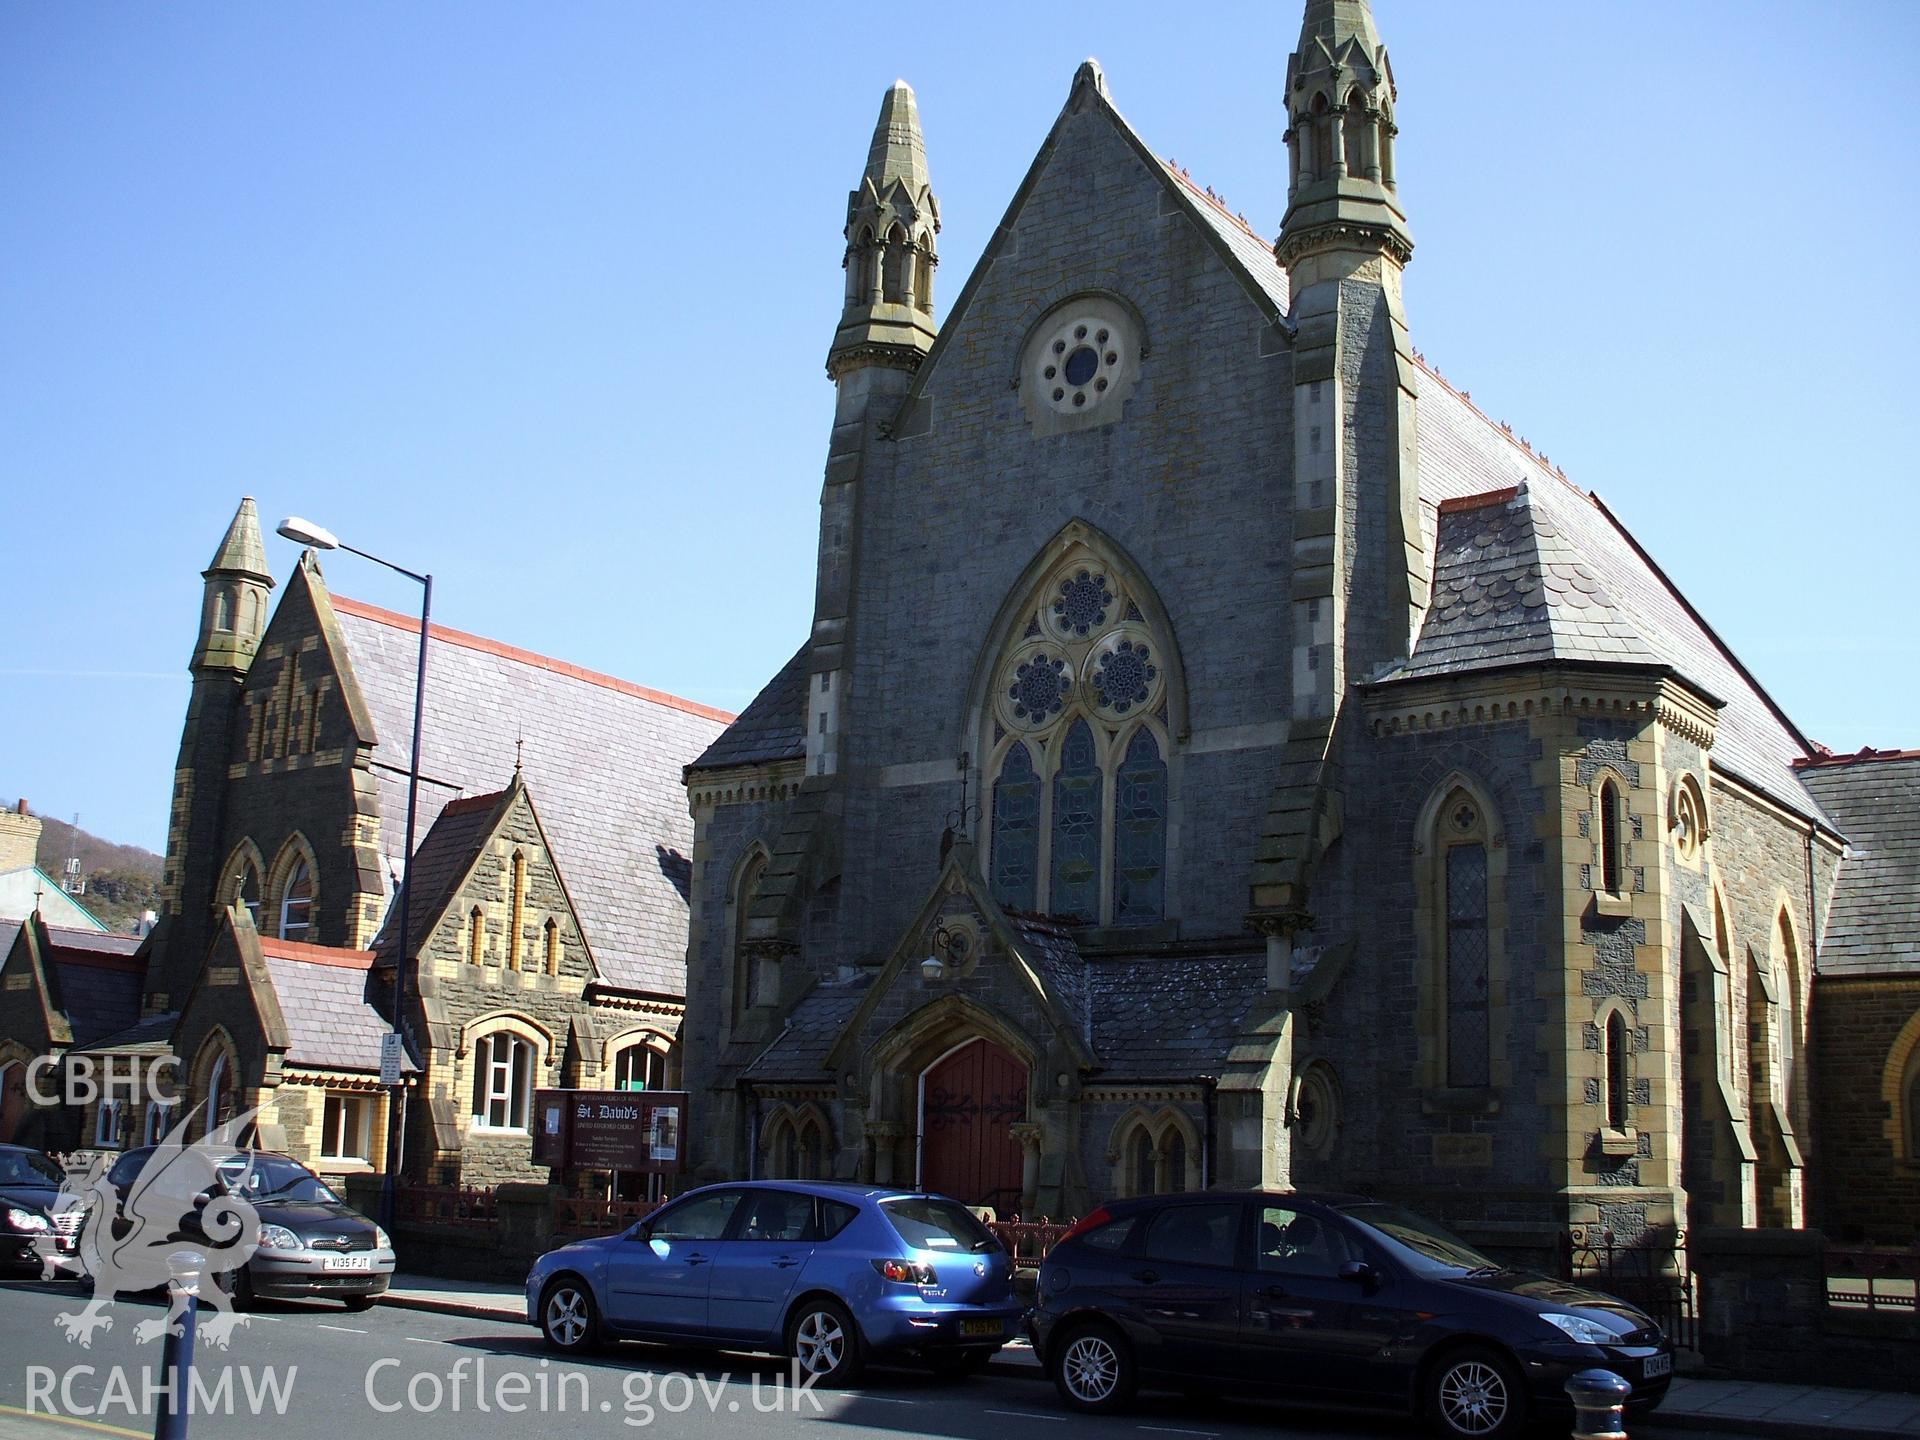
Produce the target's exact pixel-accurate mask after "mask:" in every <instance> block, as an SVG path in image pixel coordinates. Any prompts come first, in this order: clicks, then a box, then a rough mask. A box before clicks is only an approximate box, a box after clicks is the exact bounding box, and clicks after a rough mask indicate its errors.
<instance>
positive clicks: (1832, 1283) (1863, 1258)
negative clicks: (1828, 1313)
mask: <svg viewBox="0 0 1920 1440" xmlns="http://www.w3.org/2000/svg"><path fill="white" fill-rule="evenodd" d="M1916 1291H1920V1248H1915V1249H1911V1250H1886V1249H1874V1248H1870V1247H1869V1248H1858V1249H1850V1250H1828V1251H1827V1305H1828V1306H1829V1308H1831V1309H1835V1310H1868V1311H1873V1312H1876V1313H1878V1314H1884V1315H1904V1316H1907V1317H1908V1318H1910V1319H1911V1318H1912V1317H1914V1316H1915V1315H1916V1314H1920V1310H1916V1308H1915V1305H1914V1296H1915V1293H1916Z"/></svg>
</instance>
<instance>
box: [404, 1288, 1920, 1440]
mask: <svg viewBox="0 0 1920 1440" xmlns="http://www.w3.org/2000/svg"><path fill="white" fill-rule="evenodd" d="M386 1303H387V1304H389V1305H397V1306H401V1307H403V1308H407V1309H416V1310H436V1311H440V1312H441V1313H443V1314H451V1315H464V1316H468V1317H470V1318H473V1319H493V1320H501V1319H514V1320H520V1321H524V1320H525V1317H526V1300H525V1298H524V1296H523V1295H522V1294H521V1291H520V1289H519V1287H518V1286H517V1285H515V1286H502V1285H488V1284H485V1283H478V1282H473V1281H466V1280H439V1279H433V1278H431V1277H428V1276H424V1275H407V1274H399V1275H395V1276H394V1279H393V1285H392V1287H391V1288H390V1289H389V1290H388V1291H387V1298H386ZM991 1368H992V1369H994V1370H996V1371H999V1372H1001V1373H1003V1374H1025V1375H1028V1376H1031V1377H1034V1378H1039V1377H1040V1362H1039V1361H1038V1360H1037V1359H1036V1358H1035V1357H1034V1353H1033V1348H1032V1347H1031V1346H1030V1345H1028V1344H1027V1342H1026V1341H1025V1340H1017V1341H1015V1342H1013V1343H1012V1344H1009V1345H1008V1346H1007V1347H1006V1348H1005V1349H1003V1350H1002V1351H1001V1352H1000V1354H999V1355H998V1356H997V1357H996V1358H995V1360H994V1363H993V1366H992V1367H991ZM1651 1423H1653V1424H1654V1425H1655V1426H1656V1427H1657V1428H1659V1429H1662V1430H1689V1431H1691V1430H1705V1431H1711V1432H1717V1433H1720V1434H1731V1435H1754V1436H1780V1437H1785V1440H1818V1437H1823V1436H1836V1435H1837V1436H1844V1437H1847V1440H1867V1437H1879V1436H1888V1437H1901V1436H1905V1437H1920V1392H1915V1391H1887V1390H1846V1389H1842V1388H1840V1387H1838V1386H1831V1385H1779V1384H1771V1383H1767V1382H1762V1381H1751V1380H1714V1379H1708V1378H1706V1377H1704V1376H1698V1375H1676V1376H1675V1377H1674V1381H1673V1388H1672V1389H1670V1390H1669V1391H1667V1398H1666V1401H1665V1403H1664V1404H1662V1405H1661V1407H1660V1409H1659V1410H1658V1411H1657V1412H1656V1414H1655V1417H1654V1419H1653V1421H1652V1422H1651Z"/></svg>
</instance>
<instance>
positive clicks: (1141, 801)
mask: <svg viewBox="0 0 1920 1440" xmlns="http://www.w3.org/2000/svg"><path fill="white" fill-rule="evenodd" d="M1166 879H1167V762H1166V761H1164V760H1162V759H1161V758H1160V746H1159V743H1158V742H1157V741H1156V740H1155V739H1154V738H1153V732H1152V731H1150V730H1145V729H1143V730H1141V731H1139V732H1138V733H1137V734H1135V735H1134V737H1133V742H1132V743H1131V744H1130V745H1128V746H1127V758H1126V759H1125V760H1124V761H1123V762H1122V763H1121V766H1120V772H1119V774H1118V775H1116V776H1115V777H1114V791H1113V923H1114V924H1116V925H1152V924H1156V923H1157V922H1158V921H1159V920H1160V918H1161V916H1162V915H1163V914H1164V913H1165V911H1166V888H1167V887H1166Z"/></svg>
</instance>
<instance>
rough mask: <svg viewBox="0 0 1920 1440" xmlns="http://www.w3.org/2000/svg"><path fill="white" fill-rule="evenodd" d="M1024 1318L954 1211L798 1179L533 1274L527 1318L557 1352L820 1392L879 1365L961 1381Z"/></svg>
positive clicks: (991, 1256)
mask: <svg viewBox="0 0 1920 1440" xmlns="http://www.w3.org/2000/svg"><path fill="white" fill-rule="evenodd" d="M1023 1309H1024V1307H1023V1306H1021V1305H1020V1304H1018V1303H1016V1302H1015V1300H1014V1298H1013V1264H1012V1261H1011V1260H1010V1259H1009V1257H1008V1255H1007V1252H1006V1250H1005V1249H1004V1248H1003V1247H1002V1246H1001V1244H1000V1242H999V1241H998V1240H996V1239H995V1238H994V1236H993V1232H992V1231H990V1230H988V1229H987V1227H986V1226H985V1225H983V1224H981V1223H980V1221H979V1220H978V1219H976V1218H975V1217H974V1214H973V1212H972V1211H970V1210H968V1209H967V1208H966V1207H965V1206H964V1205H961V1204H960V1203H959V1202H957V1201H954V1200H949V1199H947V1198H945V1197H944V1196H940V1195H928V1194H925V1193H924V1192H914V1191H905V1190H893V1189H883V1188H879V1187H875V1186H868V1185H840V1184H829V1183H822V1182H808V1181H801V1180H779V1181H773V1180H766V1181H744V1182H740V1183H736V1184H727V1185H711V1186H708V1187H706V1188H705V1189H701V1190H694V1191H691V1192H690V1193H688V1194H686V1195H683V1196H681V1197H680V1198H679V1199H677V1200H675V1201H674V1202H673V1203H672V1204H670V1205H668V1206H666V1207H665V1208H663V1209H661V1210H659V1211H656V1212H655V1213H654V1214H652V1215H650V1216H648V1217H647V1218H646V1219H645V1220H643V1221H641V1222H640V1223H639V1224H638V1225H635V1226H633V1227H632V1228H631V1229H629V1230H626V1231H624V1232H622V1233H621V1234H618V1235H609V1236H606V1237H604V1238H600V1239H594V1240H582V1241H579V1242H577V1243H575V1244H572V1245H567V1246H564V1247H562V1248H561V1249H558V1250H553V1251H550V1252H548V1253H547V1254H545V1255H543V1256H541V1257H540V1259H539V1260H537V1261H536V1262H534V1266H533V1269H532V1271H531V1272H530V1273H529V1274H528V1275H527V1319H528V1320H529V1321H530V1322H531V1323H532V1324H534V1325H537V1326H538V1327H539V1328H540V1330H541V1332H542V1333H543V1334H544V1335H545V1336H546V1338H547V1342H548V1343H549V1344H550V1345H552V1346H554V1347H555V1348H556V1349H559V1350H563V1351H579V1350H583V1349H586V1348H588V1347H590V1346H592V1345H594V1344H596V1343H597V1342H599V1341H600V1340H602V1339H620V1338H626V1339H635V1340H666V1341H674V1342H680V1343H684V1342H692V1343H695V1344H706V1345H712V1346H715V1347H721V1348H725V1349H730V1350H764V1351H770V1352H772V1353H775V1354H783V1355H791V1356H793V1357H794V1359H796V1360H797V1361H799V1363H800V1366H801V1368H802V1369H803V1370H805V1371H806V1372H807V1373H808V1374H810V1375H813V1376H816V1377H818V1380H819V1383H821V1384H825V1385H845V1384H849V1383H851V1382H852V1380H853V1379H854V1378H855V1377H856V1376H857V1375H858V1374H859V1373H860V1371H861V1369H862V1367H863V1366H864V1365H865V1364H866V1362H867V1361H868V1360H869V1359H870V1358H895V1357H898V1358H914V1359H919V1360H921V1361H924V1362H925V1363H927V1364H929V1365H931V1366H932V1367H933V1368H934V1369H935V1370H936V1371H940V1372H943V1373H948V1374H956V1375H957V1374H964V1373H966V1372H968V1371H970V1370H974V1369H978V1368H979V1367H981V1366H983V1365H985V1364H986V1362H987V1361H988V1360H989V1359H991V1358H992V1356H993V1354H994V1352H995V1351H997V1350H998V1349H999V1348H1000V1347H1001V1346H1002V1345H1004V1344H1005V1343H1006V1342H1007V1341H1008V1340H1010V1339H1012V1338H1013V1336H1014V1333H1015V1331H1016V1328H1017V1326H1018V1323H1019V1319H1020V1316H1021V1313H1022V1311H1023Z"/></svg>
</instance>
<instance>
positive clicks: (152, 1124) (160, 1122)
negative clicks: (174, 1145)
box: [140, 1100, 176, 1145]
mask: <svg viewBox="0 0 1920 1440" xmlns="http://www.w3.org/2000/svg"><path fill="white" fill-rule="evenodd" d="M175 1108H176V1106H175V1103H174V1102H173V1101H171V1100H149V1101H148V1102H147V1114H146V1120H145V1123H144V1124H143V1125H142V1126H141V1131H140V1143H141V1144H142V1145H158V1144H159V1143H160V1142H161V1141H162V1140H164V1139H166V1138H167V1132H168V1131H169V1130H171V1129H173V1112H174V1110H175Z"/></svg>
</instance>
